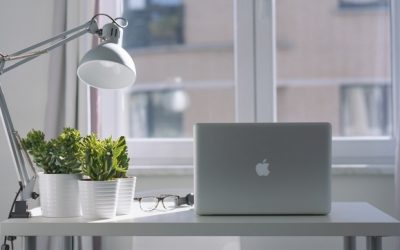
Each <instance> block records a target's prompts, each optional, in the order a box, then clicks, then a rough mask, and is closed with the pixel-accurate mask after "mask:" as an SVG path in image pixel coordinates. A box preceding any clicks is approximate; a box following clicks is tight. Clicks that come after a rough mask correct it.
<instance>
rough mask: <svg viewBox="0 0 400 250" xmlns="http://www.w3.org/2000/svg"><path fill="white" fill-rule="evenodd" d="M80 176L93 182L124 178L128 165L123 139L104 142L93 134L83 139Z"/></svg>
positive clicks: (110, 139) (108, 139)
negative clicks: (84, 176) (86, 177)
mask: <svg viewBox="0 0 400 250" xmlns="http://www.w3.org/2000/svg"><path fill="white" fill-rule="evenodd" d="M82 144H83V149H84V150H83V155H84V156H83V162H82V163H83V164H82V174H83V175H86V176H88V177H89V178H90V179H91V180H94V181H107V180H111V179H114V178H120V177H125V176H126V172H127V169H128V165H129V157H128V150H127V145H126V141H125V138H124V137H123V136H121V137H119V139H118V140H116V141H113V140H112V138H111V137H109V138H106V139H104V140H102V139H99V138H97V136H96V135H95V134H91V135H88V136H87V137H85V138H84V139H83V143H82Z"/></svg>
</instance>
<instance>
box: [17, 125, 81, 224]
mask: <svg viewBox="0 0 400 250" xmlns="http://www.w3.org/2000/svg"><path fill="white" fill-rule="evenodd" d="M80 141H81V135H80V133H79V131H78V130H76V129H72V128H65V129H64V130H63V131H62V133H61V134H60V135H59V136H58V137H57V138H54V139H51V140H49V141H46V140H45V135H44V133H43V132H42V131H39V130H31V131H30V132H29V133H28V134H27V136H26V138H24V139H22V141H21V143H22V146H23V147H24V148H25V150H26V151H27V152H28V153H29V155H30V156H31V157H32V159H33V162H34V163H35V164H36V166H37V167H39V168H41V169H42V170H43V172H40V173H39V192H40V206H41V208H42V214H43V216H45V217H77V216H80V215H81V209H80V202H79V198H78V197H77V195H76V194H77V192H78V182H77V181H78V179H80V167H81V161H80V154H81V142H80Z"/></svg>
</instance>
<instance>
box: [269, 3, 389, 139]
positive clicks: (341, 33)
mask: <svg viewBox="0 0 400 250" xmlns="http://www.w3.org/2000/svg"><path fill="white" fill-rule="evenodd" d="M389 2H390V1H387V0H372V1H364V0H322V1H321V0H299V1H291V0H280V1H276V11H277V13H276V18H277V23H276V25H277V27H276V30H277V85H278V90H277V95H278V98H277V100H278V120H279V121H303V122H308V121H326V122H330V123H332V125H333V135H334V136H387V135H391V134H392V109H391V75H390V74H391V72H390V70H391V62H390V5H389Z"/></svg>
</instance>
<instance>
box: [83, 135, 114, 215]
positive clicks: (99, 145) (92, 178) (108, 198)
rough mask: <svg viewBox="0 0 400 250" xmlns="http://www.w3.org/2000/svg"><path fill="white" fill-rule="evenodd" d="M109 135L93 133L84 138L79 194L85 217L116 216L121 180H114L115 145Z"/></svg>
mask: <svg viewBox="0 0 400 250" xmlns="http://www.w3.org/2000/svg"><path fill="white" fill-rule="evenodd" d="M114 144H115V142H114V141H113V140H112V139H111V137H110V138H107V139H104V140H102V139H99V138H97V136H96V135H94V134H92V135H89V136H87V137H85V138H84V139H83V142H82V147H83V151H82V152H83V155H82V159H83V162H82V174H83V175H84V176H85V177H86V179H83V180H81V181H79V196H80V199H81V204H82V214H83V217H85V218H90V219H96V218H112V217H114V216H115V215H116V209H117V194H118V186H119V182H118V181H117V180H116V179H115V176H116V173H117V172H118V171H119V169H118V168H116V164H115V161H116V156H115V155H116V152H115V150H116V148H115V145H114Z"/></svg>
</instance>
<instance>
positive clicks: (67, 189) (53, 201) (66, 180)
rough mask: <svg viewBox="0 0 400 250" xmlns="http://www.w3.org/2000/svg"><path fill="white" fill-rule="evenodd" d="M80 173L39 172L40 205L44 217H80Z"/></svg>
mask: <svg viewBox="0 0 400 250" xmlns="http://www.w3.org/2000/svg"><path fill="white" fill-rule="evenodd" d="M79 179H80V175H79V174H45V173H39V193H40V207H41V209H42V215H43V216H44V217H79V216H81V205H80V201H79V196H78V195H77V193H78V190H79V189H78V180H79Z"/></svg>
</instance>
